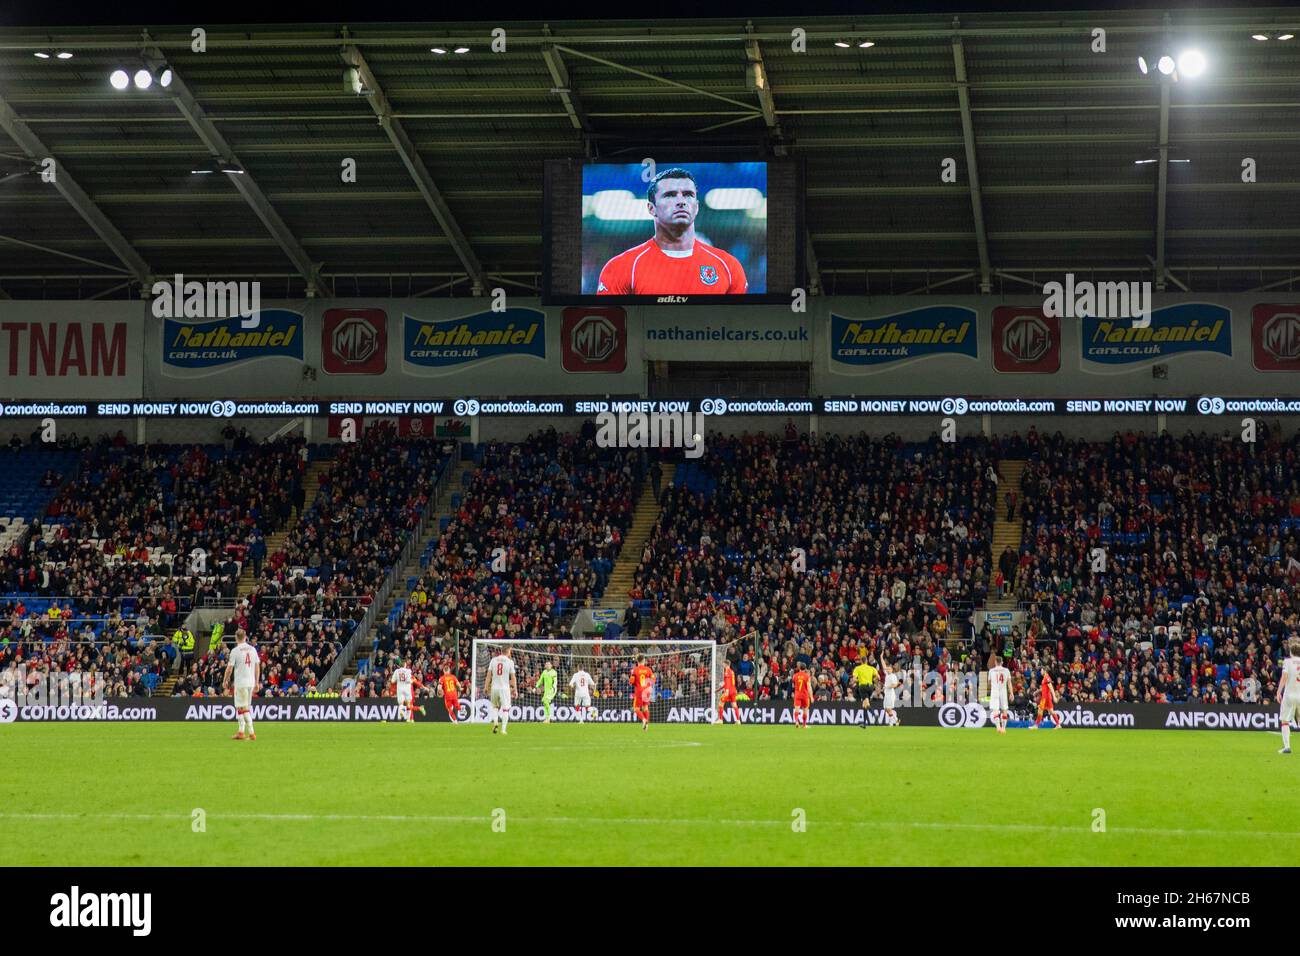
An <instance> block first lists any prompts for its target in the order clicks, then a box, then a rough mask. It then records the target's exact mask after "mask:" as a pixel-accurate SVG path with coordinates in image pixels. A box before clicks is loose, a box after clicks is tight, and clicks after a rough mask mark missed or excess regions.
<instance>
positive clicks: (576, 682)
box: [569, 670, 592, 724]
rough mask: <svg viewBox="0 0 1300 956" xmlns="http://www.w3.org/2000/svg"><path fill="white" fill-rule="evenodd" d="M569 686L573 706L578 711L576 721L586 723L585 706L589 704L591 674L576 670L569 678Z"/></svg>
mask: <svg viewBox="0 0 1300 956" xmlns="http://www.w3.org/2000/svg"><path fill="white" fill-rule="evenodd" d="M569 686H570V687H572V688H573V708H574V710H576V711H577V712H578V723H580V724H582V723H586V721H587V708H588V707H590V706H591V686H592V681H591V675H590V674H588V673H587V672H586V671H584V670H578V671H576V672H575V673H574V675H573V676H572V677H570V678H569Z"/></svg>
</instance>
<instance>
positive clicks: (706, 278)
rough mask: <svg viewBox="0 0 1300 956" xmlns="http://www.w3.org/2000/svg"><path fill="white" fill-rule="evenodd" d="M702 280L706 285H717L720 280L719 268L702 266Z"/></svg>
mask: <svg viewBox="0 0 1300 956" xmlns="http://www.w3.org/2000/svg"><path fill="white" fill-rule="evenodd" d="M700 281H701V282H703V283H704V284H705V285H716V284H717V282H718V270H717V269H715V268H713V266H700Z"/></svg>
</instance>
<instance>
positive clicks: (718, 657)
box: [470, 638, 726, 723]
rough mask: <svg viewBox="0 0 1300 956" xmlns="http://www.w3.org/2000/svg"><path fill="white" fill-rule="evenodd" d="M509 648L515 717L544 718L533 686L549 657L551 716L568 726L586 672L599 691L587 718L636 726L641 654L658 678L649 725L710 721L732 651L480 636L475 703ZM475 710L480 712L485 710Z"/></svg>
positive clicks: (700, 644) (706, 645)
mask: <svg viewBox="0 0 1300 956" xmlns="http://www.w3.org/2000/svg"><path fill="white" fill-rule="evenodd" d="M507 646H509V647H510V648H511V657H512V658H513V660H514V662H515V675H516V679H517V681H518V685H519V696H518V697H517V698H515V699H514V700H512V701H511V708H510V709H511V714H510V719H511V720H525V721H540V720H542V719H543V718H544V717H545V709H544V708H543V706H542V695H541V692H540V691H537V690H535V689H534V688H535V687H536V686H537V679H538V676H539V675H540V674H541V673H542V669H543V668H544V667H545V665H546V663H547V662H548V661H549V662H550V663H552V664H554V665H555V669H556V671H557V672H558V674H559V680H558V681H557V690H558V691H559V693H558V695H557V696H556V698H555V701H554V710H555V713H554V716H553V718H552V719H553V720H555V721H557V722H565V723H569V722H574V721H577V720H578V719H579V716H580V715H579V714H578V713H577V712H576V710H575V709H574V707H573V692H574V689H573V688H572V687H570V686H569V680H570V678H571V677H572V676H573V675H574V674H575V673H577V672H578V671H580V670H584V671H586V672H587V673H588V674H590V675H591V678H592V683H593V684H594V686H595V693H594V694H592V701H591V703H592V706H591V709H590V710H589V711H588V712H587V713H586V714H583V715H581V716H582V717H583V718H584V719H585V720H587V721H591V722H596V723H632V722H633V721H635V720H636V719H637V718H636V717H635V716H634V715H633V713H632V683H631V680H632V668H634V667H636V664H637V659H638V658H639V657H641V656H642V655H644V656H645V658H646V663H647V664H648V665H649V667H650V669H651V670H652V671H654V675H655V686H654V700H653V701H652V702H651V704H650V721H651V723H666V722H674V723H709V722H711V721H712V720H713V716H714V715H715V714H716V713H717V706H718V686H719V685H720V684H721V683H722V669H723V666H724V664H725V660H726V648H725V647H723V648H720V647H719V645H718V644H716V643H714V642H713V641H643V640H620V639H615V640H609V641H573V640H562V639H558V638H551V639H547V640H536V639H530V640H519V641H513V640H488V639H486V638H475V639H474V647H473V651H472V656H471V667H472V670H471V674H472V678H471V680H472V682H473V686H472V689H471V691H470V700H471V703H472V704H477V703H478V701H479V700H482V699H483V698H485V697H486V696H487V695H485V694H484V692H483V685H484V682H485V680H486V678H487V666H488V661H490V660H491V659H492V658H493V657H495V656H496V655H497V654H499V653H501V650H502V649H503V648H505V647H507ZM471 712H472V713H478V712H479V707H477V706H475V707H474V708H473V709H472V711H471Z"/></svg>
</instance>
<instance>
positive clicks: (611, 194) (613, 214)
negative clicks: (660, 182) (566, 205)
mask: <svg viewBox="0 0 1300 956" xmlns="http://www.w3.org/2000/svg"><path fill="white" fill-rule="evenodd" d="M647 205H648V204H647V203H646V200H645V197H644V196H637V195H634V194H633V193H632V192H631V191H630V190H627V189H602V190H600V191H599V192H597V193H596V194H595V195H593V196H592V197H591V211H592V213H593V214H594V215H595V217H596V218H597V219H604V220H606V221H609V222H626V221H629V220H636V219H652V218H654V217H653V216H651V215H650V211H649V209H648V208H647Z"/></svg>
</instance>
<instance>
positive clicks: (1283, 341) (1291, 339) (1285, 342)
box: [1263, 313, 1300, 362]
mask: <svg viewBox="0 0 1300 956" xmlns="http://www.w3.org/2000/svg"><path fill="white" fill-rule="evenodd" d="M1263 346H1264V351H1266V352H1268V354H1269V355H1271V356H1273V357H1274V358H1275V359H1277V360H1278V361H1279V362H1294V361H1296V360H1297V359H1300V315H1296V314H1294V313H1292V314H1291V315H1286V314H1281V315H1275V316H1273V317H1272V318H1271V319H1269V320H1268V321H1267V322H1266V323H1264V341H1263Z"/></svg>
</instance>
